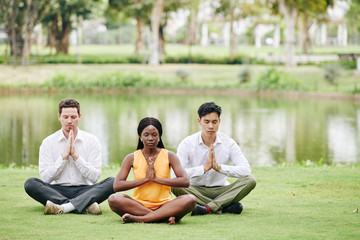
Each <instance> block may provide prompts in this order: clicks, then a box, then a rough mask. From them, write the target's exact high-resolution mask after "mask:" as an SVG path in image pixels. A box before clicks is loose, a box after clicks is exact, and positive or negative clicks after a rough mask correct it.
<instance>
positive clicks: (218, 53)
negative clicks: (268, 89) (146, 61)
mask: <svg viewBox="0 0 360 240" xmlns="http://www.w3.org/2000/svg"><path fill="white" fill-rule="evenodd" d="M7 51H8V52H9V47H8V49H7ZM165 51H166V55H168V56H188V55H190V54H191V55H194V56H195V55H202V56H206V57H227V56H229V55H230V47H226V46H200V45H194V46H187V45H184V44H172V43H168V44H166V46H165ZM295 51H296V54H301V53H302V49H301V48H300V47H296V50H295ZM5 52H6V45H5V44H0V56H3V55H5ZM31 53H32V55H34V56H41V55H49V54H54V53H55V50H54V49H53V50H52V51H51V50H50V49H49V48H48V47H43V46H36V45H33V46H32V49H31ZM78 53H79V54H80V55H83V54H88V55H98V56H114V55H116V56H133V55H134V53H135V44H116V45H96V44H84V45H80V46H70V48H69V54H71V55H76V54H78ZM237 53H238V54H240V55H244V56H250V57H255V56H264V55H284V53H285V49H284V47H283V46H280V47H278V48H274V47H272V46H262V47H260V48H257V47H255V46H254V45H239V46H238V49H237ZM338 53H360V46H359V45H352V46H347V47H339V46H328V47H317V46H316V47H312V48H310V54H338ZM142 54H149V53H148V50H144V51H143V52H142Z"/></svg>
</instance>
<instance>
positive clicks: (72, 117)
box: [58, 107, 81, 132]
mask: <svg viewBox="0 0 360 240" xmlns="http://www.w3.org/2000/svg"><path fill="white" fill-rule="evenodd" d="M80 117H81V114H78V112H77V109H76V108H75V107H71V108H63V109H62V111H61V114H59V116H58V119H59V121H60V123H61V127H62V129H63V130H64V131H65V132H70V130H75V129H76V128H77V126H78V124H79V120H80Z"/></svg>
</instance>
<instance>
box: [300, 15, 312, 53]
mask: <svg viewBox="0 0 360 240" xmlns="http://www.w3.org/2000/svg"><path fill="white" fill-rule="evenodd" d="M301 19H302V35H303V36H302V42H301V46H302V49H303V53H305V54H308V53H309V48H310V46H311V39H310V33H309V30H310V26H311V24H310V22H309V17H308V15H307V14H306V12H305V13H303V16H302V18H301Z"/></svg>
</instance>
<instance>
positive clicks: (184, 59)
mask: <svg viewBox="0 0 360 240" xmlns="http://www.w3.org/2000/svg"><path fill="white" fill-rule="evenodd" d="M11 60H12V59H8V61H11ZM147 61H148V56H145V59H144V56H138V57H137V56H114V55H81V56H80V57H78V56H76V55H44V56H37V57H35V56H32V57H31V58H30V62H31V63H42V64H76V63H83V64H111V63H114V64H115V63H123V64H124V63H128V64H129V63H143V62H147ZM0 62H1V63H6V58H5V57H4V56H1V57H0ZM163 62H165V63H184V64H186V63H196V64H243V63H252V64H265V61H263V60H257V59H255V58H249V57H245V56H240V55H238V56H234V57H207V56H203V55H194V56H188V55H182V56H166V57H165V58H164V59H163Z"/></svg>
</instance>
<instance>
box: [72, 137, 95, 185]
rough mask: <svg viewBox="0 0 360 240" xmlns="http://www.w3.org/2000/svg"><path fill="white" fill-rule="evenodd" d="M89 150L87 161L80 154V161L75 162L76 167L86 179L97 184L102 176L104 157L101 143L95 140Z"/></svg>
mask: <svg viewBox="0 0 360 240" xmlns="http://www.w3.org/2000/svg"><path fill="white" fill-rule="evenodd" d="M87 148H88V149H87V151H88V154H87V159H85V158H84V156H81V155H80V154H79V157H78V159H77V160H76V161H75V166H76V167H77V169H78V170H79V171H80V172H81V174H82V176H83V177H84V178H86V179H87V180H89V181H90V182H92V183H95V182H96V181H97V180H99V178H100V176H101V164H102V156H101V145H100V142H99V141H98V140H97V139H94V140H93V141H92V142H91V144H89V145H88V146H87Z"/></svg>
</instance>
